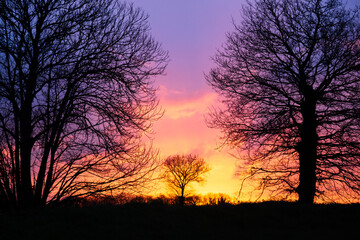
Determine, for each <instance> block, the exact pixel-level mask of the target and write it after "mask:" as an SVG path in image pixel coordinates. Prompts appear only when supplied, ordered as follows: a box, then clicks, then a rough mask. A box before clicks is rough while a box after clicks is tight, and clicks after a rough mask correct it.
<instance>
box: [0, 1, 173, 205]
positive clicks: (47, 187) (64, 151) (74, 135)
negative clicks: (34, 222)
mask: <svg viewBox="0 0 360 240" xmlns="http://www.w3.org/2000/svg"><path fill="white" fill-rule="evenodd" d="M147 18H148V16H147V15H146V14H145V13H144V12H143V11H142V10H141V9H138V8H135V7H133V5H131V4H126V3H120V2H119V1H117V0H91V1H88V0H79V1H70V0H41V1H40V0H39V1H38V0H34V1H28V0H20V1H18V0H0V102H1V103H0V106H1V107H0V202H2V203H3V204H16V205H29V206H31V205H34V204H36V205H44V204H46V203H49V202H56V201H60V200H61V199H63V198H65V197H71V196H84V195H89V194H94V193H99V192H103V191H120V190H123V189H124V188H125V189H130V188H137V187H139V186H140V185H142V184H144V183H145V182H147V180H149V178H150V177H151V173H152V172H153V170H154V168H155V167H156V164H157V163H156V162H157V156H156V152H154V151H152V150H151V149H150V148H146V147H145V146H143V145H142V143H141V141H140V138H141V135H142V133H143V132H144V131H148V130H149V129H150V127H151V125H152V121H153V120H155V119H157V118H158V117H159V116H160V115H161V111H159V109H158V107H157V100H156V98H155V89H154V88H153V87H152V81H151V80H150V77H151V76H154V75H159V74H162V73H163V71H164V69H165V67H166V64H167V58H168V57H167V52H164V51H163V50H162V49H161V46H160V45H159V44H158V43H157V42H155V41H154V40H153V38H152V37H151V35H150V32H149V31H150V29H149V25H148V22H147Z"/></svg>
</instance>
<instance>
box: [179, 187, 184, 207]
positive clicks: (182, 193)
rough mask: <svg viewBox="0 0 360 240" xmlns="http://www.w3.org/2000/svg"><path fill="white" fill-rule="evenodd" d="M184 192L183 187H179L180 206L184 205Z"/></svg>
mask: <svg viewBox="0 0 360 240" xmlns="http://www.w3.org/2000/svg"><path fill="white" fill-rule="evenodd" d="M184 193H185V187H183V188H181V196H180V197H179V204H180V205H181V206H184V205H185V197H184Z"/></svg>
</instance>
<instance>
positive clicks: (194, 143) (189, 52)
mask: <svg viewBox="0 0 360 240" xmlns="http://www.w3.org/2000/svg"><path fill="white" fill-rule="evenodd" d="M133 2H134V5H135V6H137V7H141V8H142V9H143V10H144V11H145V12H146V13H148V14H149V15H150V18H149V23H150V26H151V29H152V32H151V33H152V35H153V36H154V38H155V39H156V40H157V41H159V42H160V43H162V46H163V48H164V49H165V50H168V51H169V55H170V60H171V61H170V63H169V65H168V68H167V69H166V75H165V76H161V77H157V78H156V79H155V84H156V86H157V87H158V88H159V91H158V97H159V99H160V105H161V106H162V108H163V109H164V110H165V115H164V116H163V117H162V119H160V120H159V121H157V122H156V123H155V125H154V131H155V134H154V136H153V137H154V142H153V145H154V147H156V148H159V149H160V153H161V156H162V157H166V156H169V155H173V154H186V153H196V154H199V155H200V156H201V157H204V158H205V160H206V161H207V162H208V163H209V164H210V166H211V168H212V171H211V172H210V173H209V174H208V176H207V182H206V183H205V184H202V185H200V186H196V188H195V190H196V191H197V193H201V194H206V193H208V192H212V193H227V194H229V195H236V194H237V192H238V191H239V188H240V180H239V179H238V178H236V177H235V176H234V173H235V170H236V159H235V158H234V157H232V156H231V155H230V154H229V152H228V151H227V150H226V149H222V150H221V151H220V150H217V149H216V148H217V147H218V146H219V144H220V132H219V131H218V130H215V129H209V128H208V127H207V126H206V123H205V117H206V114H207V113H208V112H209V108H210V107H211V106H216V105H218V104H219V101H218V96H217V94H216V93H215V92H214V91H213V90H212V89H211V88H210V87H209V86H208V85H207V83H206V81H205V77H204V74H207V73H208V72H209V70H210V68H211V67H213V66H214V63H213V62H212V60H211V57H212V56H214V55H215V53H216V51H217V49H219V48H221V45H222V43H224V42H225V40H226V37H225V34H226V33H227V32H230V31H232V30H233V25H232V20H234V21H235V22H237V23H239V22H240V20H241V16H240V12H241V8H242V5H243V4H246V0H225V1H224V0H171V1H170V0H133ZM348 3H349V5H351V6H352V5H354V4H355V3H358V0H349V1H348Z"/></svg>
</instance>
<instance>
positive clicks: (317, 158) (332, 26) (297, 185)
mask: <svg viewBox="0 0 360 240" xmlns="http://www.w3.org/2000/svg"><path fill="white" fill-rule="evenodd" d="M214 61H215V62H216V64H217V67H215V68H213V69H212V70H211V72H210V74H209V75H208V76H207V80H208V82H209V84H210V85H211V86H212V87H213V88H214V89H215V90H216V91H217V92H218V93H219V94H220V95H221V96H223V103H224V105H225V109H223V110H221V109H220V110H215V111H213V112H212V114H211V118H210V121H209V125H210V126H211V127H216V128H220V129H221V130H222V131H223V134H224V142H225V143H227V144H230V145H232V146H234V147H236V148H237V149H239V152H240V155H241V157H242V158H243V159H244V160H245V165H246V166H247V167H248V169H247V170H248V176H247V177H246V179H248V178H253V179H257V180H260V185H261V187H262V188H263V189H264V188H266V189H269V190H271V191H272V192H273V193H274V192H275V193H277V194H279V193H281V194H283V193H285V194H286V195H292V194H294V193H296V194H297V195H298V198H299V201H300V202H303V203H312V202H313V201H314V197H315V196H320V195H321V196H327V197H335V198H336V199H338V200H339V197H340V198H342V197H344V196H347V197H354V196H357V195H358V193H359V190H360V138H359V135H360V124H359V123H360V121H359V120H360V114H359V113H360V95H359V92H360V72H359V70H360V24H359V12H358V11H351V10H347V9H346V8H345V7H344V5H343V4H342V3H341V2H340V1H337V0H327V1H325V0H309V1H305V0H295V1H290V0H257V1H255V2H254V3H253V4H251V3H249V5H248V6H246V7H244V8H243V21H242V23H241V24H239V25H236V24H235V30H234V32H232V33H230V34H228V35H227V42H226V43H225V45H224V47H223V49H222V50H221V51H219V52H218V53H217V55H216V56H215V58H214ZM243 170H244V169H243ZM335 193H336V194H335Z"/></svg>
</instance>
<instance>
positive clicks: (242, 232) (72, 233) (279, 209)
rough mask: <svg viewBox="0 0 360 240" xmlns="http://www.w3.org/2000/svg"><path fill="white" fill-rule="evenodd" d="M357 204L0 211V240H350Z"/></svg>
mask: <svg viewBox="0 0 360 240" xmlns="http://www.w3.org/2000/svg"><path fill="white" fill-rule="evenodd" d="M359 226H360V205H315V206H301V205H298V204H294V203H278V202H272V203H258V204H239V205H223V206H186V207H180V206H168V205H161V204H127V205H120V206H111V205H107V206H90V207H82V208H80V207H57V208H47V209H40V210H31V211H29V210H27V211H2V212H1V213H0V239H2V240H5V239H182V240H184V239H220V240H223V239H306V240H307V239H309V240H310V239H350V238H351V239H354V238H357V237H358V236H359V233H358V232H359Z"/></svg>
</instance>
